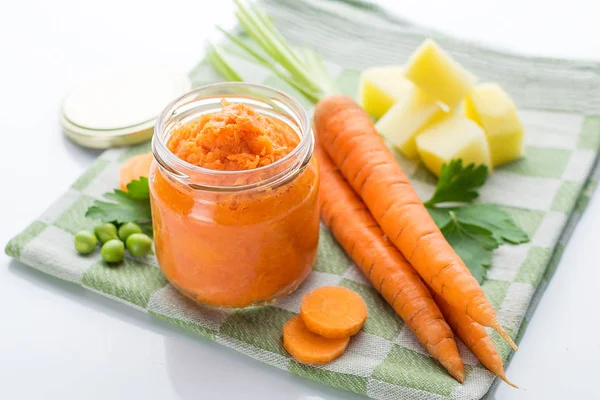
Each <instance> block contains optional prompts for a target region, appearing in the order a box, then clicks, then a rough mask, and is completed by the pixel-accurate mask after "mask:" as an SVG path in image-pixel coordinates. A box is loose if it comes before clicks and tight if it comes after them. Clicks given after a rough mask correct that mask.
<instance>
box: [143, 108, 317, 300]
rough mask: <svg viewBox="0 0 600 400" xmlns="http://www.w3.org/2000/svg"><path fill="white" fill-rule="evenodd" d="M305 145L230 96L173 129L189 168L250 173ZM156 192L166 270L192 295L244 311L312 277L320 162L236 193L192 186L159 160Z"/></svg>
mask: <svg viewBox="0 0 600 400" xmlns="http://www.w3.org/2000/svg"><path fill="white" fill-rule="evenodd" d="M299 141H300V138H299V136H298V134H296V132H295V131H294V129H292V128H291V127H290V126H289V125H287V124H286V123H284V122H281V121H279V120H278V119H275V118H272V117H269V116H265V115H262V114H259V113H258V112H256V111H255V110H254V109H253V108H251V107H249V106H246V105H243V104H229V103H226V102H223V108H222V109H221V110H220V111H219V112H216V113H212V114H206V115H203V116H201V117H200V118H198V119H196V120H194V121H191V122H188V123H186V124H183V125H181V126H179V127H177V128H175V129H174V130H173V132H172V133H171V136H170V138H169V140H168V142H167V147H168V148H169V150H170V151H171V152H172V153H173V154H175V155H176V156H177V157H179V158H180V159H182V160H184V161H187V162H188V163H190V164H194V165H197V166H200V167H204V168H208V169H212V170H222V171H247V170H253V169H256V168H260V167H265V166H268V165H270V164H273V163H275V162H276V161H277V160H279V159H281V158H282V157H284V156H286V155H287V154H289V153H290V152H291V151H292V150H293V149H294V148H295V147H296V146H297V145H298V143H299ZM223 179H226V178H223ZM150 189H151V200H152V215H153V223H154V238H155V243H156V253H157V257H158V260H159V263H160V266H161V268H162V270H163V273H164V274H165V276H166V277H167V279H169V281H170V282H171V283H172V284H173V285H174V286H175V287H176V288H178V289H179V290H180V291H181V292H183V293H184V294H186V295H187V296H189V297H191V298H193V299H195V300H197V301H199V302H202V303H206V304H210V305H214V306H220V307H246V306H250V305H256V304H260V303H264V302H268V301H271V300H273V299H276V298H278V297H281V296H283V295H285V294H287V293H289V292H290V291H292V290H294V289H295V288H296V287H297V286H298V285H299V284H300V283H301V282H302V281H303V280H304V279H305V278H306V277H307V276H308V274H309V273H310V271H311V269H312V265H313V263H314V261H315V258H316V252H317V242H318V234H319V210H318V206H317V201H316V194H317V189H318V168H317V165H316V161H315V160H314V159H312V160H311V162H310V163H309V164H308V166H307V167H306V168H305V169H304V170H303V171H302V172H300V173H299V174H298V175H297V176H296V177H295V178H294V179H293V180H291V181H290V182H288V183H285V184H283V185H279V186H271V187H268V188H264V189H263V190H254V191H240V192H234V193H222V192H218V191H217V192H211V191H206V190H194V189H191V188H190V187H189V186H188V185H183V184H181V183H179V182H178V181H176V180H175V179H173V178H172V177H171V176H169V174H168V173H167V172H165V171H164V170H161V169H159V167H158V165H157V164H156V163H153V165H152V168H151V172H150Z"/></svg>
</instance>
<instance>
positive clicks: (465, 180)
mask: <svg viewBox="0 0 600 400" xmlns="http://www.w3.org/2000/svg"><path fill="white" fill-rule="evenodd" d="M487 177H488V168H487V166H485V165H483V164H482V165H479V166H475V164H469V165H467V166H466V167H463V165H462V160H461V159H458V160H452V161H450V163H448V164H444V165H442V171H441V173H440V179H439V180H438V183H437V186H436V188H435V192H434V193H433V196H432V197H431V199H429V200H428V201H427V202H426V203H425V206H426V207H432V206H435V205H437V204H439V203H450V202H454V203H468V202H471V201H473V200H474V199H476V198H477V197H478V196H479V193H478V192H477V190H476V189H478V188H480V187H481V186H482V185H483V184H484V183H485V180H486V179H487Z"/></svg>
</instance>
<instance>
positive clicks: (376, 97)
mask: <svg viewBox="0 0 600 400" xmlns="http://www.w3.org/2000/svg"><path fill="white" fill-rule="evenodd" d="M412 86H413V84H412V83H411V82H410V81H409V80H408V79H406V78H405V77H404V69H403V68H402V67H399V66H389V67H373V68H369V69H367V70H365V71H363V73H362V74H361V76H360V83H359V88H358V97H359V102H360V105H361V106H362V108H363V109H364V110H365V111H366V112H367V113H368V114H370V115H371V116H373V117H375V118H379V117H381V116H382V115H383V114H385V113H386V112H387V111H388V110H389V109H390V108H392V106H393V105H394V104H395V103H396V101H397V99H398V98H400V97H402V96H405V94H406V92H407V91H408V90H409V89H410V88H411V87H412Z"/></svg>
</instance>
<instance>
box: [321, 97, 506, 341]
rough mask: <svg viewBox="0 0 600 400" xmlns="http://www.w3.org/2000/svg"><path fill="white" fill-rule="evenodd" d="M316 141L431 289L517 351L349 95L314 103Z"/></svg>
mask: <svg viewBox="0 0 600 400" xmlns="http://www.w3.org/2000/svg"><path fill="white" fill-rule="evenodd" d="M314 124H315V128H316V132H317V135H318V139H319V140H320V142H321V145H322V146H323V147H324V148H325V150H326V151H327V153H328V154H329V156H330V157H331V158H332V159H333V161H334V163H335V164H336V165H337V166H338V168H339V169H340V171H341V173H342V175H343V176H344V177H345V178H346V180H347V181H348V182H349V184H350V186H352V188H354V191H355V192H356V193H358V194H359V195H360V197H361V198H362V200H363V201H364V203H365V204H366V206H367V207H368V208H369V210H370V211H371V214H372V215H373V217H374V218H375V220H376V221H377V223H378V224H379V225H380V226H381V228H382V229H383V232H385V234H386V235H387V237H388V238H389V239H390V240H391V241H392V242H393V243H394V245H395V246H396V247H397V248H398V249H399V250H400V251H401V252H402V254H403V255H404V257H406V259H408V261H409V262H410V263H411V264H412V266H413V267H414V268H415V269H416V270H417V272H418V273H419V274H420V275H421V277H422V278H423V279H424V280H425V282H427V283H428V284H429V285H430V286H431V287H432V288H433V290H435V291H436V292H437V293H439V294H440V295H441V296H442V297H443V298H444V299H446V301H448V303H450V304H452V305H453V306H454V307H457V308H461V309H463V310H465V313H466V314H468V315H469V316H470V317H471V318H473V319H474V320H475V321H476V322H478V323H480V324H482V325H484V326H489V327H492V328H493V329H495V330H496V331H497V332H498V333H499V334H500V335H501V336H502V337H503V338H504V340H506V341H507V342H508V343H510V345H511V346H512V347H513V349H515V350H516V349H517V346H516V345H515V344H514V342H513V341H512V339H511V338H510V336H508V334H507V333H506V332H505V331H504V329H503V328H502V326H501V325H500V323H499V322H498V319H497V317H496V311H495V310H494V307H493V306H492V305H491V304H490V302H489V301H488V300H487V298H486V297H485V294H484V293H483V290H482V289H481V287H480V286H479V284H478V283H477V281H476V280H475V279H474V278H473V276H472V275H471V273H470V272H469V270H468V269H467V267H466V266H465V264H464V263H463V261H462V260H461V259H460V257H459V256H458V255H457V254H456V253H455V252H454V250H453V249H452V247H451V246H450V244H448V242H447V241H446V239H445V238H444V236H443V235H442V233H441V232H440V230H439V229H438V227H437V226H436V225H435V222H434V221H433V219H432V218H431V216H430V215H429V213H428V212H427V210H426V209H425V207H424V206H423V203H422V202H421V200H420V199H419V197H418V196H417V193H416V192H415V190H414V188H413V187H412V185H411V184H410V182H409V180H408V178H407V177H406V175H405V174H404V172H403V171H402V169H401V168H400V166H399V165H398V163H397V162H396V160H395V159H394V156H393V155H392V153H391V152H390V150H389V149H388V148H387V146H386V145H385V143H384V142H383V139H381V137H379V135H378V134H377V132H376V130H375V127H374V126H373V123H372V122H371V119H370V118H369V116H368V115H367V114H366V113H365V112H364V111H363V110H362V108H361V107H360V106H359V105H358V104H356V102H355V101H354V100H353V99H351V98H350V97H348V96H343V95H333V96H327V97H325V98H323V99H322V100H320V101H319V102H318V103H317V106H316V108H315V112H314Z"/></svg>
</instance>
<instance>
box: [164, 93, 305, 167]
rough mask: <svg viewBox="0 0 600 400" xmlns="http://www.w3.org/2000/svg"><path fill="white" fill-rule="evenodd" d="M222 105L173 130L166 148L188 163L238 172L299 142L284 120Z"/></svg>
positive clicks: (266, 161) (280, 154)
mask: <svg viewBox="0 0 600 400" xmlns="http://www.w3.org/2000/svg"><path fill="white" fill-rule="evenodd" d="M223 106H224V107H223V109H222V110H221V111H220V112H218V113H215V114H205V115H203V116H202V117H200V118H199V119H198V120H196V121H194V122H192V123H190V124H187V125H183V126H182V127H180V128H179V129H177V130H176V131H175V132H173V134H172V135H171V138H170V140H169V143H168V147H169V150H171V151H172V152H173V153H174V154H175V155H176V156H178V157H179V158H181V159H182V160H185V161H187V162H189V163H190V164H194V165H198V166H201V167H204V168H210V169H218V170H227V171H239V170H248V169H254V168H258V167H263V166H265V165H269V164H272V163H273V162H275V161H277V160H278V159H280V158H281V157H283V156H285V155H286V154H288V153H289V152H290V151H292V150H293V149H294V147H296V145H298V142H299V140H300V138H299V137H298V135H297V134H296V133H295V132H294V131H293V130H292V129H291V128H290V127H289V126H288V125H286V124H285V123H283V122H281V121H278V120H276V119H273V118H269V117H266V116H263V115H260V114H259V113H257V112H256V111H255V110H253V109H252V108H250V107H249V106H246V105H244V104H240V103H237V104H229V103H227V102H225V101H224V102H223Z"/></svg>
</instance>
